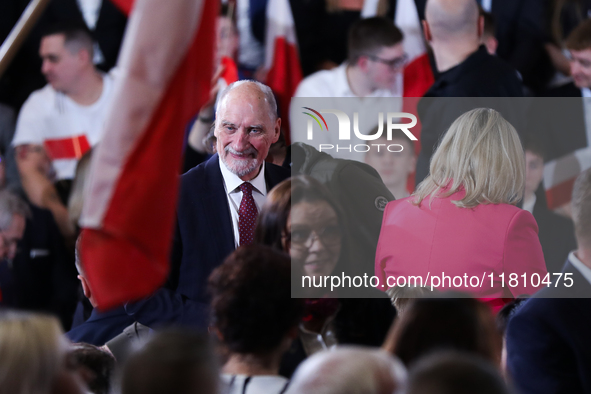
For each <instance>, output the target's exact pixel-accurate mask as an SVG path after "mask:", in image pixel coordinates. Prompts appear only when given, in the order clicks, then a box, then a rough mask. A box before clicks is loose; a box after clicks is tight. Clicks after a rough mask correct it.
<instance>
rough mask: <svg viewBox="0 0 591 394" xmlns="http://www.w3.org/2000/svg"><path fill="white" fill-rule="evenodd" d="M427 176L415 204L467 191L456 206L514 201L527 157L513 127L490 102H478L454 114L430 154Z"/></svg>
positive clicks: (520, 194)
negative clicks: (482, 105) (479, 104)
mask: <svg viewBox="0 0 591 394" xmlns="http://www.w3.org/2000/svg"><path fill="white" fill-rule="evenodd" d="M429 172H430V173H429V176H428V177H427V178H426V179H425V180H424V181H423V182H421V184H420V185H419V186H418V188H417V191H416V192H415V193H414V195H415V196H416V200H415V202H416V204H417V205H420V204H421V203H422V202H423V200H425V199H426V198H428V197H429V200H430V201H432V199H433V198H435V197H438V196H441V197H448V196H450V195H452V194H454V193H455V192H457V191H459V190H465V192H466V195H465V196H464V197H463V198H462V199H461V200H454V201H453V203H454V204H455V205H456V206H457V207H459V208H474V207H476V206H477V205H479V204H503V203H504V204H512V205H515V204H517V203H518V202H519V200H521V198H522V197H523V188H524V184H525V160H524V153H523V148H522V147H521V142H520V141H519V136H518V135H517V131H515V128H514V127H513V126H512V125H511V124H510V123H509V122H507V121H506V120H505V118H503V116H502V115H501V114H500V113H499V112H497V111H495V110H494V109H490V108H477V109H473V110H471V111H468V112H466V113H464V114H463V115H461V116H460V117H459V118H457V119H456V120H455V121H454V122H453V123H452V125H451V126H450V127H449V130H448V131H447V133H446V134H445V136H444V137H443V140H442V141H441V144H440V145H439V147H438V148H437V150H436V151H435V154H434V155H433V158H432V159H431V165H430V171H429Z"/></svg>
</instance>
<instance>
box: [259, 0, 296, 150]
mask: <svg viewBox="0 0 591 394" xmlns="http://www.w3.org/2000/svg"><path fill="white" fill-rule="evenodd" d="M265 47H266V53H265V69H266V70H267V76H266V84H267V85H268V86H269V87H270V88H271V89H272V90H273V92H274V93H275V96H276V97H277V104H278V105H279V109H280V111H281V118H282V119H283V122H282V124H283V125H284V128H285V129H286V130H287V127H288V125H289V118H288V114H289V103H290V101H291V98H292V96H293V95H294V93H295V90H296V88H297V87H298V84H299V83H300V81H301V80H302V78H303V75H302V68H301V65H300V56H299V54H298V44H297V40H296V31H295V25H294V22H293V15H292V13H291V6H290V5H289V0H269V2H268V3H267V33H266V43H265ZM286 134H287V135H286V136H285V138H286V139H287V141H288V143H289V133H286Z"/></svg>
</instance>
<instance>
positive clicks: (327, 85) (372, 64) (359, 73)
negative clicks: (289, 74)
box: [295, 17, 406, 97]
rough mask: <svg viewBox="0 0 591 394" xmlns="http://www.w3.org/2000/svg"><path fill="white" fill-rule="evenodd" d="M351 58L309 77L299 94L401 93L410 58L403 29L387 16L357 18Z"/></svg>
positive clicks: (350, 41)
mask: <svg viewBox="0 0 591 394" xmlns="http://www.w3.org/2000/svg"><path fill="white" fill-rule="evenodd" d="M348 40H349V41H348V59H347V61H346V62H345V63H343V64H341V65H340V66H339V67H336V68H333V69H332V70H323V71H318V72H316V73H314V74H312V75H310V76H308V77H307V78H305V79H304V80H303V81H302V82H301V83H300V85H299V86H298V89H297V91H296V93H295V97H401V96H402V68H403V66H404V64H405V62H406V56H405V54H404V49H403V48H402V32H401V31H400V30H399V29H398V28H397V27H396V26H394V23H392V21H390V20H389V19H386V18H381V17H375V18H367V19H361V20H359V21H357V22H355V23H354V24H353V25H352V26H351V29H350V30H349V38H348Z"/></svg>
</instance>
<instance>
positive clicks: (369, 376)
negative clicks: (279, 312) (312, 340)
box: [286, 346, 406, 394]
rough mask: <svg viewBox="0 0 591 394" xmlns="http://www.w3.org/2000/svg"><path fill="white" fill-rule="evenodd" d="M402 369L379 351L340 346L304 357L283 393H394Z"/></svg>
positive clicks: (403, 377)
mask: <svg viewBox="0 0 591 394" xmlns="http://www.w3.org/2000/svg"><path fill="white" fill-rule="evenodd" d="M405 384H406V368H404V366H403V365H402V363H401V362H400V361H398V360H397V359H396V358H395V357H392V355H390V354H388V353H386V352H384V351H383V350H378V349H372V348H365V347H360V346H359V347H357V346H341V347H337V348H336V349H333V350H325V351H322V352H320V353H316V354H314V355H313V356H310V357H308V358H307V359H306V360H305V361H304V362H303V363H302V364H300V366H299V367H298V369H297V370H296V372H295V374H294V375H293V377H292V379H291V383H290V385H289V388H288V389H287V392H286V394H302V393H306V394H397V393H402V392H403V391H404V387H405Z"/></svg>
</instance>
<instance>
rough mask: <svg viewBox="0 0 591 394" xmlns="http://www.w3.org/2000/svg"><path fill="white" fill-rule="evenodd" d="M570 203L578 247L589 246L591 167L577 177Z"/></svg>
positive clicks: (590, 228) (590, 234)
mask: <svg viewBox="0 0 591 394" xmlns="http://www.w3.org/2000/svg"><path fill="white" fill-rule="evenodd" d="M571 204H572V215H573V221H574V222H575V234H576V236H577V242H578V243H579V247H586V248H591V169H588V170H586V171H583V172H582V173H581V174H580V175H579V176H578V177H577V180H576V181H575V184H574V186H573V197H572V201H571Z"/></svg>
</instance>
